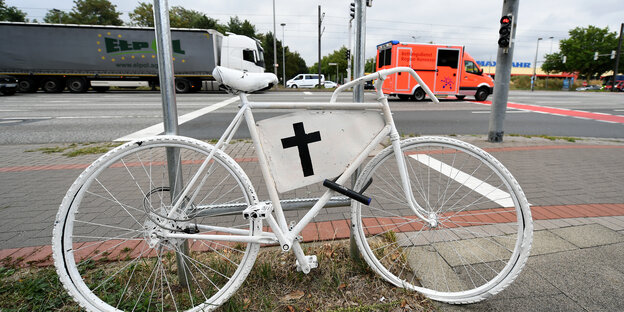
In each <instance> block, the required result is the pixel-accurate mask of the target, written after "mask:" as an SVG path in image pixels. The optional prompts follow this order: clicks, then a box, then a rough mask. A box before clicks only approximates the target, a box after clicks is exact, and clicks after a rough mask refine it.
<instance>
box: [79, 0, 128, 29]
mask: <svg viewBox="0 0 624 312" xmlns="http://www.w3.org/2000/svg"><path fill="white" fill-rule="evenodd" d="M116 8H117V6H116V5H114V4H112V3H111V2H110V1H108V0H74V7H73V8H72V11H71V12H70V13H69V17H70V18H71V21H72V22H73V23H76V24H87V25H115V26H121V25H123V21H122V20H121V19H120V18H119V16H121V13H119V12H117V9H116Z"/></svg>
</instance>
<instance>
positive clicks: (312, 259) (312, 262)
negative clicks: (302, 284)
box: [295, 255, 318, 272]
mask: <svg viewBox="0 0 624 312" xmlns="http://www.w3.org/2000/svg"><path fill="white" fill-rule="evenodd" d="M305 257H306V259H307V260H308V266H310V269H316V268H318V260H317V259H316V255H312V256H305ZM295 265H296V266H297V272H301V271H303V270H302V269H301V266H300V265H299V260H296V261H295Z"/></svg>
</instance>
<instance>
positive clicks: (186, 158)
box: [53, 136, 261, 311]
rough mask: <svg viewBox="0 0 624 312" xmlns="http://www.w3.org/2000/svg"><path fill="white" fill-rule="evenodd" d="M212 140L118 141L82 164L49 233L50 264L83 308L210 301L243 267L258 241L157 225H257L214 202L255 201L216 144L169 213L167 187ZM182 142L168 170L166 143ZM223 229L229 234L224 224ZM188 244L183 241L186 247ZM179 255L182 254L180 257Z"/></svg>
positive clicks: (189, 170)
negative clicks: (189, 235) (194, 190)
mask: <svg viewBox="0 0 624 312" xmlns="http://www.w3.org/2000/svg"><path fill="white" fill-rule="evenodd" d="M212 148H213V147H212V146H210V145H208V144H206V143H203V142H201V141H197V140H193V139H189V138H183V137H175V136H159V137H154V138H151V139H146V140H144V141H141V142H134V143H127V144H124V145H122V146H120V147H118V148H116V149H114V150H112V151H111V152H109V153H107V154H105V155H104V156H102V157H101V158H100V159H98V160H97V161H96V162H94V163H93V164H92V165H91V166H90V167H89V168H87V169H86V170H85V172H83V174H81V176H80V177H79V178H78V179H77V180H76V182H74V184H73V185H72V187H71V188H70V190H69V191H68V193H67V195H66V196H65V198H64V200H63V203H62V204H61V207H60V210H59V214H58V216H57V222H56V224H55V228H54V235H53V254H54V258H55V265H56V267H57V272H58V274H59V277H60V279H61V281H62V282H63V285H64V286H65V288H66V289H67V290H68V291H69V293H70V295H72V296H73V297H74V299H75V300H76V301H77V302H78V303H79V304H80V305H81V306H82V307H84V308H86V309H87V310H90V311H120V310H121V311H209V310H213V309H215V308H216V307H217V306H219V305H221V304H222V303H223V302H224V301H225V300H227V299H228V298H229V297H230V296H231V295H232V293H233V292H234V291H235V290H236V289H238V287H239V286H240V284H241V283H242V282H243V281H244V279H245V277H246V276H247V274H248V273H249V271H250V269H251V267H252V266H253V262H254V261H255V258H256V256H257V252H258V248H259V245H258V244H247V243H232V242H227V241H205V240H197V241H190V240H173V239H165V238H163V236H162V234H163V233H167V232H168V231H172V232H178V233H181V232H185V231H186V232H199V233H200V234H225V233H222V232H219V231H217V230H208V229H207V228H205V227H202V226H224V227H231V228H234V229H237V230H240V231H247V233H249V235H253V233H254V230H255V229H259V228H260V226H261V225H259V224H253V223H252V222H250V221H248V220H242V218H237V217H236V215H230V214H225V213H223V212H222V211H216V209H217V208H218V207H224V206H226V207H227V206H232V205H239V206H241V207H246V206H247V205H249V204H252V203H255V202H257V198H256V195H255V192H254V190H253V187H252V186H251V183H250V182H249V180H248V178H247V177H246V175H245V174H244V173H243V171H242V169H241V168H240V167H239V166H238V164H236V163H235V162H234V161H233V160H232V159H231V158H230V157H229V156H227V155H225V154H223V153H222V152H220V151H217V152H216V153H215V155H214V158H213V159H214V160H213V161H211V162H210V163H209V164H208V169H207V171H205V172H204V176H207V179H206V182H205V184H204V185H203V186H202V188H201V189H200V190H199V193H198V196H197V197H195V199H194V200H193V201H192V202H189V201H190V198H191V195H190V194H189V195H187V197H186V198H185V203H186V204H187V205H185V207H187V209H186V210H185V211H184V212H183V213H178V214H173V215H170V214H168V212H169V211H170V208H171V206H172V205H171V202H172V201H171V190H172V189H176V185H180V186H181V187H180V188H179V189H180V190H181V189H184V186H185V185H186V183H187V182H188V181H190V179H191V177H192V175H193V174H194V173H195V172H196V171H197V169H198V168H199V166H200V165H201V163H202V162H203V160H204V159H205V158H206V157H207V156H208V154H209V153H210V151H211V150H212ZM168 149H169V150H173V151H178V152H179V157H180V161H179V162H174V163H176V164H177V165H176V166H177V169H178V172H180V175H178V176H177V178H176V179H174V182H173V183H170V182H169V180H168V173H169V171H168V167H167V150H168ZM225 235H229V234H225ZM185 249H186V251H185ZM176 257H180V260H177V259H176Z"/></svg>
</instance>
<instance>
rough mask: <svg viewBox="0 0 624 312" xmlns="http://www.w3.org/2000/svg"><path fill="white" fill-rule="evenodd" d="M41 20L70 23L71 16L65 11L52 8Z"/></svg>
mask: <svg viewBox="0 0 624 312" xmlns="http://www.w3.org/2000/svg"><path fill="white" fill-rule="evenodd" d="M43 21H44V22H46V23H58V24H70V23H72V21H71V17H70V16H69V14H68V13H67V12H64V11H61V10H57V9H52V10H49V11H48V13H46V15H45V17H44V18H43Z"/></svg>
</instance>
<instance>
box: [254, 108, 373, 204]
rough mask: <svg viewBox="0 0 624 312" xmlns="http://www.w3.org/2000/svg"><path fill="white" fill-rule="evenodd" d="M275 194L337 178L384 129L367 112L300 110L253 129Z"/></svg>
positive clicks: (271, 119)
mask: <svg viewBox="0 0 624 312" xmlns="http://www.w3.org/2000/svg"><path fill="white" fill-rule="evenodd" d="M256 125H257V128H258V132H259V134H260V142H261V144H262V148H263V149H264V154H265V156H266V157H267V160H268V162H269V168H270V170H271V173H272V174H273V177H274V179H275V186H276V187H277V190H278V192H280V193H283V192H287V191H290V190H293V189H296V188H299V187H302V186H306V185H310V184H313V183H317V182H321V181H323V180H325V179H333V178H335V177H337V176H339V175H340V174H341V173H342V172H343V171H344V170H345V168H346V167H347V165H348V164H350V163H351V162H352V161H353V160H355V158H356V157H357V155H358V153H360V152H361V151H362V150H363V149H364V148H365V147H366V146H367V145H368V144H369V143H370V142H371V140H372V139H373V138H374V137H375V136H376V135H377V134H378V133H379V132H380V131H381V129H382V128H383V127H384V121H383V117H382V116H381V114H380V113H379V112H373V111H339V110H306V111H300V112H296V113H292V114H287V115H282V116H278V117H274V118H269V119H265V120H262V121H259V122H257V123H256Z"/></svg>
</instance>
